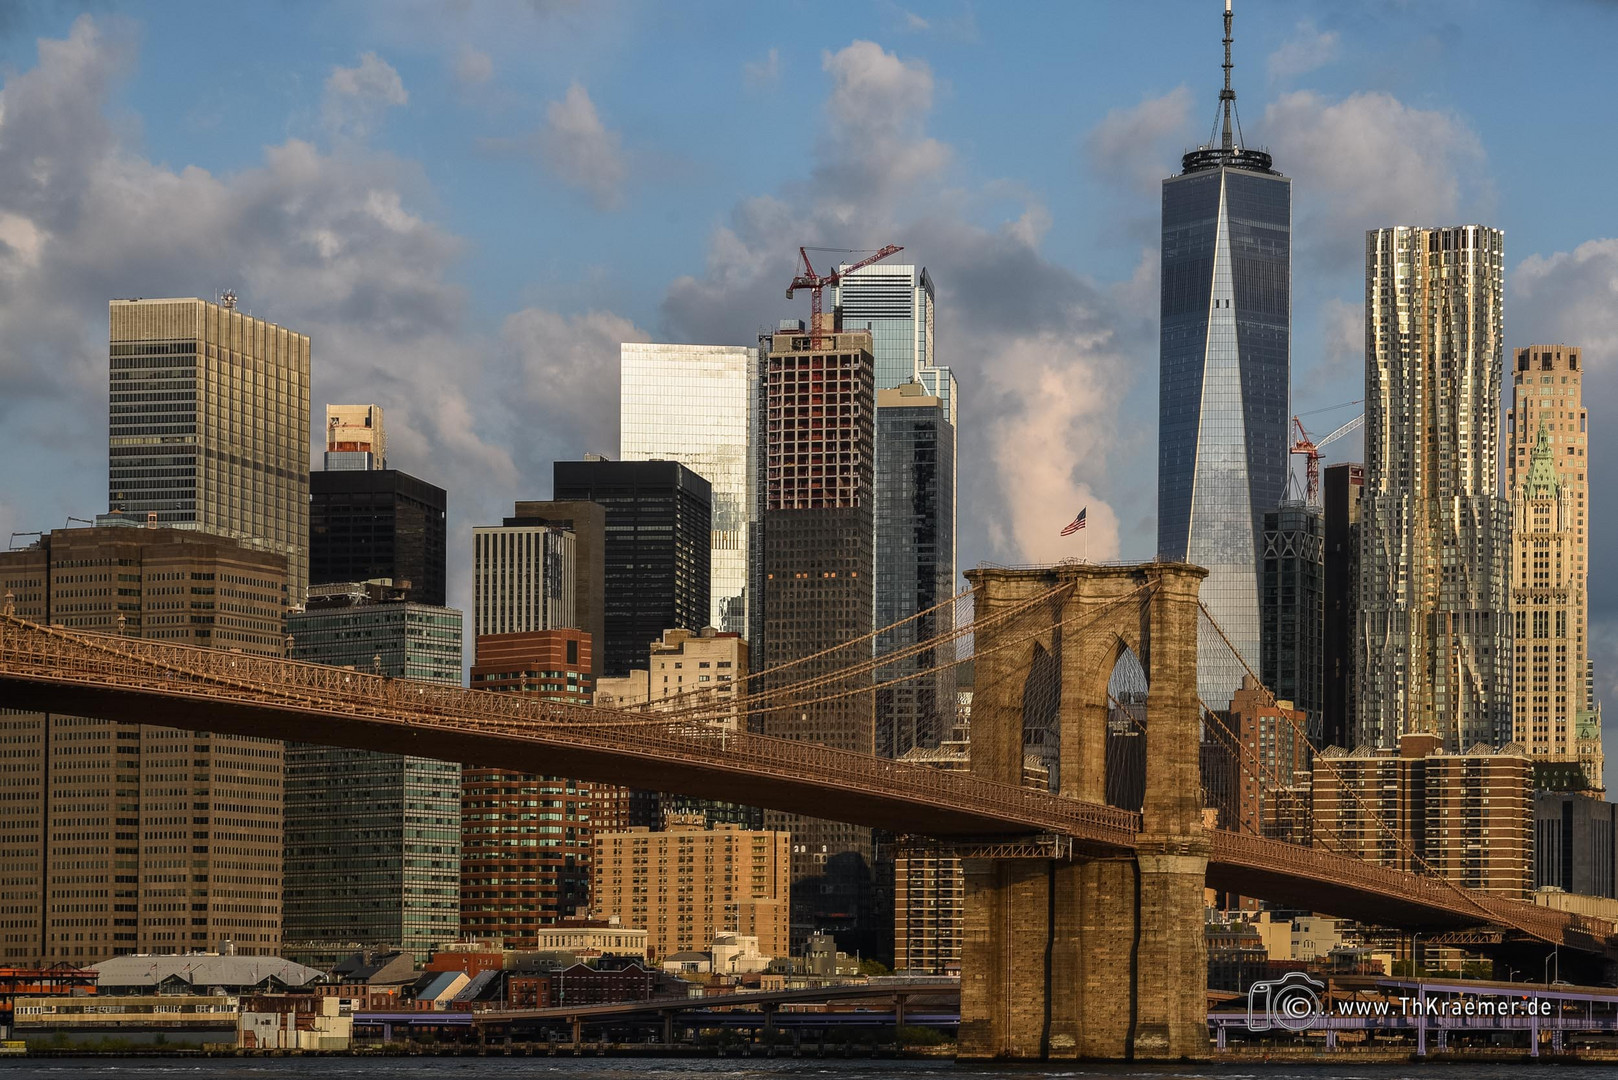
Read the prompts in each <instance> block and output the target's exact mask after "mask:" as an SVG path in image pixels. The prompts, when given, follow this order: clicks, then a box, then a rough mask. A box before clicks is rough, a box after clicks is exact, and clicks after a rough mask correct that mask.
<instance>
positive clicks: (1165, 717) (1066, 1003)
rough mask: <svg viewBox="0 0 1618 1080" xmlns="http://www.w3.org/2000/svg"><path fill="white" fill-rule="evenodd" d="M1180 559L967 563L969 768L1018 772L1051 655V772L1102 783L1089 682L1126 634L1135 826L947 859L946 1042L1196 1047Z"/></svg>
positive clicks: (1100, 789)
mask: <svg viewBox="0 0 1618 1080" xmlns="http://www.w3.org/2000/svg"><path fill="white" fill-rule="evenodd" d="M1205 573H1206V572H1205V571H1204V570H1202V569H1201V568H1200V567H1196V566H1191V565H1189V564H1184V563H1146V564H1141V565H1137V566H1092V565H1086V564H1064V565H1061V566H1056V567H1052V568H1049V569H1039V570H1000V569H987V568H986V569H979V570H973V571H968V573H967V578H968V580H969V581H970V582H971V583H972V585H973V588H974V592H973V605H974V617H975V619H976V622H977V629H976V631H975V648H974V652H975V655H976V660H975V664H976V675H975V680H974V681H975V684H976V686H975V690H974V694H973V707H972V772H973V773H974V774H975V775H978V776H981V777H983V778H984V779H988V780H994V781H997V782H1000V783H1010V784H1017V783H1023V782H1024V768H1023V758H1024V754H1025V751H1026V749H1027V748H1026V747H1025V745H1024V744H1025V739H1026V738H1027V732H1028V731H1029V725H1028V722H1027V718H1028V717H1030V716H1032V715H1035V714H1036V712H1037V710H1038V709H1039V708H1041V707H1045V708H1049V707H1052V705H1051V703H1050V702H1048V701H1032V700H1030V695H1034V694H1040V695H1044V696H1046V697H1048V696H1049V694H1050V690H1049V686H1048V684H1049V682H1050V679H1049V678H1041V677H1040V668H1041V666H1042V665H1036V663H1035V659H1036V657H1049V658H1052V659H1053V660H1054V661H1055V664H1054V666H1055V669H1056V672H1057V676H1056V679H1055V681H1056V684H1057V685H1056V688H1055V696H1056V698H1057V700H1056V701H1055V703H1054V710H1055V715H1056V717H1057V737H1056V742H1057V748H1056V750H1057V759H1058V760H1057V768H1056V769H1054V770H1052V774H1053V775H1052V780H1053V784H1052V786H1053V788H1054V789H1055V790H1056V791H1057V792H1058V793H1059V794H1061V795H1065V796H1068V797H1069V798H1074V799H1081V800H1085V801H1088V802H1098V803H1099V802H1105V801H1106V790H1105V789H1106V733H1107V713H1108V698H1107V688H1108V683H1109V681H1110V679H1111V677H1112V673H1113V670H1114V668H1115V666H1116V665H1117V663H1118V661H1119V659H1120V657H1122V656H1123V655H1124V653H1125V652H1126V650H1127V651H1132V652H1133V653H1134V654H1135V656H1136V657H1138V658H1139V660H1140V663H1141V665H1142V667H1143V668H1144V671H1145V674H1146V679H1147V692H1146V717H1147V720H1146V724H1147V729H1148V731H1149V732H1150V738H1151V744H1150V748H1149V750H1148V753H1147V758H1146V782H1145V792H1144V797H1143V801H1142V808H1141V812H1142V831H1141V835H1140V838H1139V842H1138V844H1137V847H1136V850H1135V851H1134V852H1133V853H1129V854H1117V853H1111V854H1105V853H1099V852H1098V853H1086V852H1082V851H1080V852H1075V853H1073V854H1072V855H1071V856H1069V857H1063V858H1044V857H1023V858H1016V857H1002V858H968V859H966V860H965V873H966V911H965V927H964V930H965V934H964V940H963V947H962V964H961V967H962V983H961V1031H960V1042H959V1048H960V1054H961V1056H962V1057H963V1058H979V1059H983V1058H1024V1059H1029V1058H1032V1059H1053V1058H1074V1057H1094V1058H1111V1059H1115V1060H1116V1059H1137V1060H1149V1059H1178V1058H1184V1057H1197V1056H1201V1055H1203V1054H1204V1053H1205V1052H1206V1049H1207V1043H1208V1033H1207V1012H1206V1010H1207V949H1206V944H1205V941H1204V937H1203V933H1204V931H1203V916H1202V911H1203V886H1204V879H1205V876H1206V871H1207V862H1208V855H1209V851H1210V842H1209V838H1208V836H1207V834H1206V832H1205V830H1204V828H1203V823H1202V794H1201V792H1202V788H1201V778H1200V773H1199V768H1198V746H1199V742H1200V714H1199V710H1198V701H1197V668H1196V655H1197V612H1198V605H1197V591H1198V588H1199V586H1200V584H1201V581H1202V578H1203V577H1204V576H1205Z"/></svg>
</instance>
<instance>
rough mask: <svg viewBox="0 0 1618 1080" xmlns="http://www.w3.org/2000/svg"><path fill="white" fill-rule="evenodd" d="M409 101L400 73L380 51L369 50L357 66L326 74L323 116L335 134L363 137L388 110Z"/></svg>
mask: <svg viewBox="0 0 1618 1080" xmlns="http://www.w3.org/2000/svg"><path fill="white" fill-rule="evenodd" d="M409 100H410V95H409V93H407V92H406V91H405V87H404V80H402V79H400V78H399V73H398V72H397V71H395V70H394V69H393V66H392V65H391V64H389V63H388V62H387V61H386V60H384V59H382V58H381V57H380V56H378V55H377V54H376V53H374V52H368V53H365V54H364V55H362V56H361V57H360V62H359V63H358V64H356V65H355V66H354V67H347V68H345V67H334V68H332V71H331V74H330V75H328V76H327V77H326V100H325V105H324V109H323V116H324V119H325V122H326V127H327V128H328V129H329V130H330V131H331V132H332V133H333V134H337V135H343V136H347V137H351V138H356V139H363V138H364V137H365V136H366V135H368V134H370V133H371V131H372V130H374V129H375V127H376V126H377V124H378V123H380V122H381V119H382V116H383V114H385V113H386V112H387V110H388V109H390V108H393V107H395V106H399V105H404V104H406V103H407V102H408V101H409Z"/></svg>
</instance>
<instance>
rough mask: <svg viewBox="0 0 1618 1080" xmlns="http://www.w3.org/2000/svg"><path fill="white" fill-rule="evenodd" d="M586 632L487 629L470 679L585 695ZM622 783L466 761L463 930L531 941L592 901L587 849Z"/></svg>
mask: <svg viewBox="0 0 1618 1080" xmlns="http://www.w3.org/2000/svg"><path fill="white" fill-rule="evenodd" d="M592 660H593V657H592V643H591V640H590V635H589V634H588V633H586V632H585V631H583V630H577V629H562V630H540V631H532V632H525V633H516V634H485V635H482V636H480V637H479V638H478V639H477V645H476V653H475V659H474V660H473V663H472V688H473V689H474V690H487V691H489V692H491V693H515V694H525V695H527V696H529V697H538V698H546V699H549V700H552V701H569V702H575V703H578V704H581V705H587V704H589V703H590V701H591V698H592V695H593V693H594V689H595V686H594V680H593V677H592V676H591V674H590V671H591V665H592ZM625 804H627V797H626V795H625V794H624V792H623V789H622V788H616V787H611V786H604V785H598V784H591V783H588V782H584V781H578V780H569V779H566V778H564V777H557V776H540V775H536V774H533V773H521V772H513V771H511V770H508V769H483V768H471V767H468V768H467V769H465V771H464V772H463V773H462V780H461V932H462V934H463V935H464V936H465V937H467V938H469V939H477V940H490V941H494V942H497V943H499V944H500V945H503V946H504V947H506V948H510V949H521V948H533V947H534V945H535V936H536V934H537V933H538V931H539V928H540V927H541V926H549V925H551V924H553V923H555V922H556V921H557V920H559V919H563V918H567V917H569V916H572V915H575V914H578V915H582V914H584V913H585V911H586V910H587V909H588V907H589V889H590V855H591V851H592V850H593V847H594V841H595V833H596V831H597V829H598V828H599V826H600V822H601V820H602V819H603V818H606V819H608V821H609V823H610V822H612V821H615V820H616V819H617V817H618V816H619V815H620V814H621V813H622V812H623V811H622V809H621V807H622V806H623V805H625Z"/></svg>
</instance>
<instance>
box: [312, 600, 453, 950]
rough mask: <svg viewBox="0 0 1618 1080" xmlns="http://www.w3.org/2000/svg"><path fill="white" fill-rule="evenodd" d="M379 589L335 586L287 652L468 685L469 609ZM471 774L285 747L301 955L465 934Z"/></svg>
mask: <svg viewBox="0 0 1618 1080" xmlns="http://www.w3.org/2000/svg"><path fill="white" fill-rule="evenodd" d="M400 595H401V594H400V592H399V591H398V590H394V589H388V588H384V587H381V586H376V585H371V586H363V585H357V584H350V585H327V586H316V587H314V588H313V589H311V591H310V597H309V607H308V609H307V610H305V611H302V612H293V613H292V614H291V615H289V616H288V617H287V631H288V633H289V634H290V636H291V639H292V649H291V656H292V657H293V658H294V659H296V660H305V661H309V662H311V663H317V664H331V665H334V666H340V667H353V668H355V669H356V670H359V671H366V672H379V673H380V674H383V675H389V676H392V677H394V678H404V679H418V680H421V681H424V682H434V683H442V684H445V685H448V686H459V685H460V684H461V613H460V612H459V611H456V610H454V609H453V608H445V607H431V606H428V605H425V604H416V603H410V602H407V601H404V600H402V599H399V597H400ZM460 887H461V767H460V766H459V765H457V764H455V763H453V762H446V761H432V760H429V759H427V758H417V757H406V756H403V755H400V754H379V753H375V752H371V751H364V750H343V749H337V748H334V747H327V746H313V745H309V744H307V743H288V744H287V749H286V866H285V883H284V888H283V897H284V899H283V907H284V911H283V917H282V918H283V932H282V933H283V938H284V939H285V941H286V942H287V947H288V950H289V951H291V952H311V953H315V954H329V952H330V951H331V948H332V947H333V946H337V947H340V946H343V945H348V944H358V945H395V946H398V947H399V948H400V949H402V950H403V951H405V952H409V953H413V954H415V956H416V957H417V959H418V960H423V959H425V958H426V956H427V955H428V954H430V953H431V952H432V950H433V949H434V948H435V947H437V946H438V945H440V944H442V943H443V942H445V941H452V940H454V939H455V938H456V937H458V936H459V934H460V911H461V907H460Z"/></svg>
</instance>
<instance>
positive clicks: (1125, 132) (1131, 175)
mask: <svg viewBox="0 0 1618 1080" xmlns="http://www.w3.org/2000/svg"><path fill="white" fill-rule="evenodd" d="M1191 100H1192V98H1191V91H1190V90H1189V89H1188V88H1186V87H1184V86H1179V87H1176V88H1175V89H1173V90H1171V91H1169V92H1168V93H1167V94H1164V95H1162V96H1161V97H1154V98H1147V99H1145V100H1143V101H1142V102H1141V103H1140V104H1138V105H1131V106H1130V107H1129V108H1127V109H1113V110H1112V111H1111V112H1109V113H1107V115H1106V116H1105V117H1103V118H1102V120H1101V122H1100V123H1099V124H1097V125H1096V126H1095V127H1094V128H1093V129H1091V131H1090V134H1089V135H1088V136H1087V137H1086V139H1085V146H1084V148H1085V157H1086V159H1087V160H1088V162H1089V165H1090V168H1091V170H1092V171H1094V172H1095V173H1096V175H1098V176H1100V177H1101V178H1102V179H1104V180H1109V181H1112V182H1114V183H1118V184H1122V185H1124V186H1125V187H1127V188H1129V189H1130V190H1132V191H1134V192H1155V191H1156V190H1157V187H1158V185H1159V184H1160V183H1162V180H1163V176H1164V170H1165V169H1167V168H1169V166H1170V163H1171V162H1173V161H1174V160H1176V153H1177V151H1176V150H1175V149H1174V147H1175V146H1179V147H1184V146H1185V145H1186V142H1187V139H1186V135H1187V132H1188V130H1189V125H1190V120H1191Z"/></svg>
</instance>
